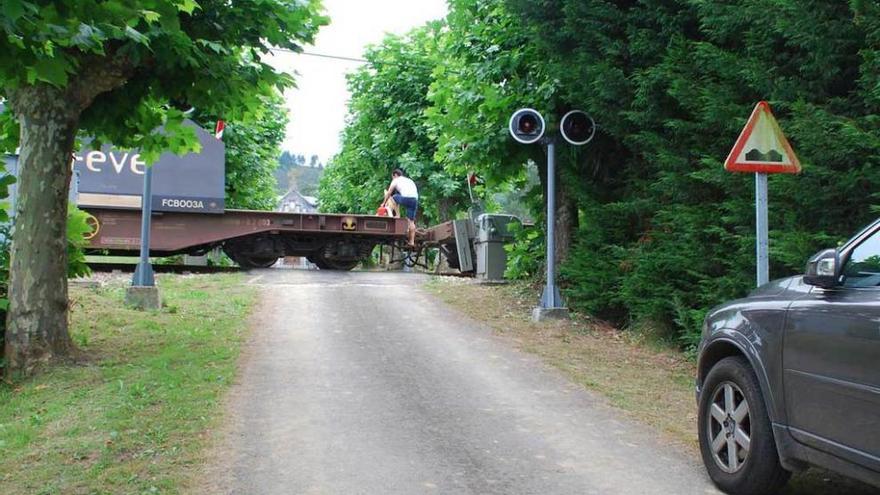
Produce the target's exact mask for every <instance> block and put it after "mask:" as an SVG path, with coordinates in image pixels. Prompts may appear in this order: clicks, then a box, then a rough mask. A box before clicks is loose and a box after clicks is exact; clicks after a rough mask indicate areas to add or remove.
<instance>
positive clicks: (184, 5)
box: [176, 0, 201, 15]
mask: <svg viewBox="0 0 880 495" xmlns="http://www.w3.org/2000/svg"><path fill="white" fill-rule="evenodd" d="M176 5H177V9H178V10H179V11H181V12H185V13H187V14H190V15H192V13H193V11H194V10H196V9H200V8H201V6H199V4H198V3H197V2H196V0H178V1H177V2H176Z"/></svg>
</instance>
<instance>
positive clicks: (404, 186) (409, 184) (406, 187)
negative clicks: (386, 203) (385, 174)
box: [391, 175, 419, 199]
mask: <svg viewBox="0 0 880 495" xmlns="http://www.w3.org/2000/svg"><path fill="white" fill-rule="evenodd" d="M391 190H392V191H395V190H396V191H397V192H398V193H399V194H400V195H401V196H403V197H404V198H416V199H419V190H418V189H417V188H416V183H415V182H413V181H412V179H410V178H409V177H404V176H402V175H401V176H400V177H397V178H395V179H394V180H393V181H391Z"/></svg>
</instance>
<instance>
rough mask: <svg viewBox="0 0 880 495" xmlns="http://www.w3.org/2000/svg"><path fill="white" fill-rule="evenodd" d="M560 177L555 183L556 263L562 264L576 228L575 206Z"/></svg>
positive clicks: (576, 213)
mask: <svg viewBox="0 0 880 495" xmlns="http://www.w3.org/2000/svg"><path fill="white" fill-rule="evenodd" d="M562 175H563V174H559V177H558V178H557V179H558V180H557V182H556V184H557V185H556V262H557V263H562V262H563V261H565V260H566V259H568V253H570V252H571V244H572V240H573V239H574V232H575V231H576V230H577V227H578V210H577V204H576V203H575V202H574V201H573V200H572V198H571V195H570V194H569V193H568V190H567V189H568V188H567V187H565V185H564V184H562Z"/></svg>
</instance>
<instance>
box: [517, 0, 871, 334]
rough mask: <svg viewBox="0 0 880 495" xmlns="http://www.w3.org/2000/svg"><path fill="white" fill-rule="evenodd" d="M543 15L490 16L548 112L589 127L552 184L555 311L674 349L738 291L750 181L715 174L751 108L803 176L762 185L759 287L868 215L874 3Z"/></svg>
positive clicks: (619, 6)
mask: <svg viewBox="0 0 880 495" xmlns="http://www.w3.org/2000/svg"><path fill="white" fill-rule="evenodd" d="M544 3H545V2H528V1H526V0H511V1H509V2H508V4H509V5H510V6H511V8H513V9H515V10H516V11H517V12H518V13H519V15H520V19H521V20H522V21H523V23H524V29H525V30H527V31H529V32H531V33H532V36H533V38H534V39H535V40H536V42H537V44H538V47H539V49H540V51H542V52H543V54H544V55H543V58H544V59H545V60H546V64H547V66H548V67H549V69H548V70H550V71H552V73H554V74H556V75H558V77H559V86H558V87H559V91H560V93H561V98H562V99H563V100H565V101H568V102H571V104H572V105H574V106H579V107H582V108H584V109H585V110H588V111H589V112H590V113H592V114H593V116H594V117H596V120H597V123H598V125H599V127H600V128H599V134H598V136H597V139H596V140H595V141H594V142H593V143H591V144H590V145H589V146H588V147H587V148H586V149H585V150H584V151H585V153H584V155H585V156H584V158H583V163H582V164H580V166H579V167H577V168H576V170H579V171H580V172H579V173H578V174H577V175H576V176H574V177H572V176H564V178H565V180H569V181H572V182H573V184H575V186H576V189H577V194H578V200H579V205H580V210H581V214H580V216H581V222H582V225H581V229H580V230H579V232H578V233H577V235H576V237H577V242H576V246H575V249H574V251H573V252H572V255H571V257H570V259H569V260H568V262H567V263H566V264H565V266H563V267H562V276H563V280H564V287H565V294H566V296H567V297H568V301H569V303H570V304H571V305H572V306H573V307H575V308H577V309H580V310H584V311H590V312H592V313H596V314H600V315H603V316H606V317H611V318H614V319H616V320H618V321H624V322H625V321H647V322H651V323H652V324H653V325H656V326H659V327H660V328H665V329H667V330H668V331H669V333H670V334H671V335H673V336H675V337H677V338H679V339H680V341H681V342H682V343H684V344H685V345H687V344H692V343H693V342H694V339H695V338H696V336H697V332H698V330H699V326H700V321H701V320H702V317H703V315H704V314H705V312H706V310H707V308H709V307H711V306H713V305H715V304H717V303H719V302H722V301H724V300H726V299H730V298H734V297H739V296H742V295H744V294H745V293H746V292H747V291H748V290H749V288H750V287H751V286H752V285H753V280H754V254H753V253H754V230H753V225H754V213H753V207H754V206H753V188H754V186H753V178H752V176H751V175H747V174H731V173H727V172H725V171H724V170H723V168H722V161H723V158H724V157H725V156H726V154H727V152H728V151H729V149H730V147H731V146H732V145H733V141H734V139H735V137H736V136H737V135H738V132H739V130H740V129H741V128H742V126H743V124H744V123H745V120H746V118H747V117H748V115H749V113H750V111H751V109H752V107H753V106H754V104H755V103H756V102H757V101H758V100H762V99H766V100H768V101H770V103H771V104H772V105H773V107H774V111H775V113H776V115H777V117H778V118H779V120H780V124H781V126H782V128H783V129H784V131H785V132H786V134H787V135H788V137H789V139H790V140H791V141H792V143H793V145H794V148H795V150H796V151H797V153H798V155H799V157H800V158H801V161H802V163H803V165H804V172H803V173H802V174H801V175H799V176H796V177H795V176H774V177H771V179H770V201H771V211H770V228H771V275H772V276H774V277H779V276H785V275H790V274H796V273H799V272H800V271H801V270H802V269H803V263H804V261H805V260H806V258H807V257H808V256H809V255H810V254H811V253H812V252H814V251H816V250H818V249H820V248H821V247H825V246H834V245H835V244H836V242H837V241H839V240H841V239H844V238H846V236H848V235H849V234H850V233H852V232H853V231H855V230H856V229H857V228H858V227H860V226H861V225H863V224H864V223H867V222H868V221H869V220H871V219H872V218H873V216H874V215H875V214H876V212H875V211H872V205H874V204H876V190H877V188H878V186H880V168H878V165H880V162H878V155H877V152H876V150H877V149H878V144H880V142H878V139H880V126H878V120H877V116H876V114H875V113H876V111H877V108H878V106H877V103H878V101H880V100H878V99H877V96H878V95H880V93H878V82H880V78H878V71H877V67H878V65H877V60H878V58H877V51H876V49H875V47H876V46H877V44H876V41H877V39H878V35H880V11H878V7H876V4H875V3H874V2H853V3H852V6H853V8H852V9H851V10H849V9H847V8H846V7H844V6H842V5H837V4H834V3H829V2H823V1H818V0H790V1H785V2H770V1H758V0H754V1H738V2H733V3H731V2H729V1H726V0H725V1H721V0H710V1H700V2H695V1H688V0H679V1H674V2H665V1H647V2H636V3H633V2H607V1H604V0H588V1H583V0H567V1H563V2H561V5H560V6H559V8H556V9H547V8H544V7H545V5H544ZM804 12H810V15H803V13H804ZM596 26H602V28H601V29H596V28H595V27H596ZM584 172H589V173H584ZM572 179H574V180H572Z"/></svg>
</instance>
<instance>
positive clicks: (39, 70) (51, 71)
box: [33, 57, 68, 86]
mask: <svg viewBox="0 0 880 495" xmlns="http://www.w3.org/2000/svg"><path fill="white" fill-rule="evenodd" d="M67 68H68V64H67V62H66V61H65V60H64V59H62V58H45V57H44V58H40V59H38V60H37V62H36V63H35V64H34V66H33V70H34V72H33V74H34V76H35V78H36V79H37V80H40V81H45V82H47V83H49V84H53V85H55V86H66V85H67Z"/></svg>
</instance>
